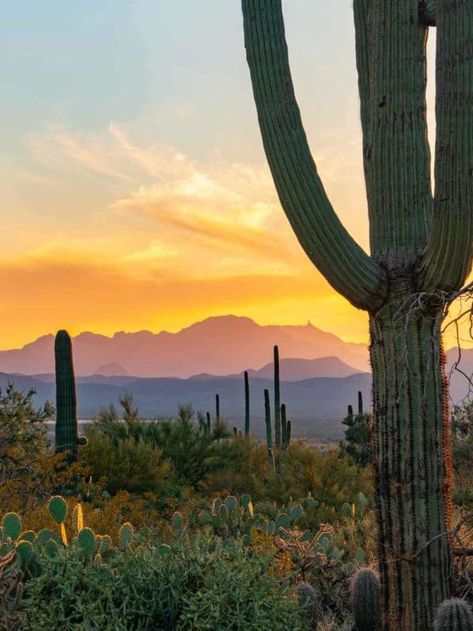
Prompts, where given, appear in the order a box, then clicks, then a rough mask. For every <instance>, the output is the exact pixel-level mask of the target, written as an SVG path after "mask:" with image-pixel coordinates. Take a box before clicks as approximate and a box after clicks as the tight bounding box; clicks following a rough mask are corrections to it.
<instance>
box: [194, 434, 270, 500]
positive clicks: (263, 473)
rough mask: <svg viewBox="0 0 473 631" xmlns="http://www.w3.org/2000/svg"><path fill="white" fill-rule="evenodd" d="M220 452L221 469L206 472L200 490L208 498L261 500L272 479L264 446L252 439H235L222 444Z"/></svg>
mask: <svg viewBox="0 0 473 631" xmlns="http://www.w3.org/2000/svg"><path fill="white" fill-rule="evenodd" d="M219 451H220V455H221V458H222V460H223V464H222V467H221V468H219V469H217V470H215V471H211V472H209V473H208V474H207V477H206V478H205V479H204V480H203V481H202V482H201V484H200V486H199V489H200V490H201V491H202V492H204V493H206V494H209V495H214V494H215V493H219V494H221V493H228V494H230V495H242V494H249V495H251V497H252V498H253V499H254V500H258V499H263V498H264V497H265V496H266V492H267V487H268V483H269V481H270V480H271V479H272V477H273V475H274V472H273V469H272V467H271V466H270V464H269V461H268V450H267V448H266V445H265V444H263V443H262V442H258V441H256V440H254V439H252V438H244V437H243V438H240V437H237V438H235V439H232V440H227V441H223V442H222V443H221V444H220V446H219Z"/></svg>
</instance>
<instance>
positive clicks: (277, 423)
mask: <svg viewBox="0 0 473 631" xmlns="http://www.w3.org/2000/svg"><path fill="white" fill-rule="evenodd" d="M273 352H274V440H275V443H276V452H278V451H279V450H280V449H281V384H280V380H279V348H278V346H275V347H274V350H273Z"/></svg>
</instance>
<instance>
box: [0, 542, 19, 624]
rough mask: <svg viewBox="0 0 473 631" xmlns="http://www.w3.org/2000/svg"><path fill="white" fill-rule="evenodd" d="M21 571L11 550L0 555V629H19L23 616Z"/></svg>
mask: <svg viewBox="0 0 473 631" xmlns="http://www.w3.org/2000/svg"><path fill="white" fill-rule="evenodd" d="M22 594H23V572H22V571H21V566H20V563H19V562H18V560H17V559H16V558H15V553H14V552H13V551H10V552H8V553H7V554H4V555H2V556H0V629H5V630H7V631H20V630H21V629H22V628H23V624H24V622H25V616H24V614H23V613H22V612H21V610H20V600H21V596H22Z"/></svg>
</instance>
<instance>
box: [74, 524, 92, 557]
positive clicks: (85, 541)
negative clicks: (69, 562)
mask: <svg viewBox="0 0 473 631" xmlns="http://www.w3.org/2000/svg"><path fill="white" fill-rule="evenodd" d="M77 545H78V546H79V548H80V549H81V551H82V552H83V553H84V556H85V557H86V558H87V559H92V558H93V557H94V555H95V551H96V548H97V541H96V538H95V533H94V531H93V530H92V529H91V528H82V530H80V531H79V533H78V535H77Z"/></svg>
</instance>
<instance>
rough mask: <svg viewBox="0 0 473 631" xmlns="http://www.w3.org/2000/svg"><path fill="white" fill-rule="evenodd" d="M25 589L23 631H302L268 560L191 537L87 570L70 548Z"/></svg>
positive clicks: (296, 612) (46, 564) (237, 545)
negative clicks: (169, 545)
mask: <svg viewBox="0 0 473 631" xmlns="http://www.w3.org/2000/svg"><path fill="white" fill-rule="evenodd" d="M41 565H42V573H41V575H40V576H38V577H35V578H30V580H28V581H27V582H26V584H25V592H24V597H23V601H22V606H23V609H24V610H25V611H26V612H27V615H28V623H27V624H26V625H25V626H24V629H25V630H30V631H32V630H35V631H40V630H41V629H48V630H50V631H54V630H56V629H57V630H59V629H61V631H68V630H73V629H74V630H77V629H101V631H102V630H103V631H108V630H110V631H112V630H113V631H121V630H123V631H125V630H129V629H134V630H136V631H139V630H145V629H166V630H172V629H182V630H185V629H189V630H191V629H209V630H214V629H235V630H237V629H241V630H243V629H245V630H246V629H254V630H255V631H256V630H257V629H258V630H265V629H268V631H269V630H270V629H274V630H281V631H283V630H286V629H288V628H291V629H293V630H294V631H297V630H301V629H302V626H301V620H300V609H299V608H298V605H297V602H296V600H295V598H294V597H293V596H292V595H291V594H290V592H289V591H288V586H287V584H285V583H284V582H282V581H281V580H279V579H277V578H275V576H274V573H273V571H272V565H271V561H270V559H269V558H268V557H258V556H255V555H251V554H249V553H248V552H247V551H246V550H245V549H244V548H243V546H242V545H241V543H240V542H238V541H232V542H230V543H227V544H223V543H222V541H221V540H219V539H216V538H209V539H206V538H203V537H195V538H193V539H192V541H190V542H189V541H186V540H183V541H182V542H179V543H176V544H174V545H173V546H172V547H171V548H168V547H166V546H159V545H157V546H156V545H155V546H153V547H150V546H149V547H148V546H142V547H139V548H138V549H137V550H136V551H135V552H134V553H133V554H132V553H128V552H127V553H123V552H117V553H116V554H115V555H114V556H112V557H111V558H110V560H109V561H108V562H106V563H105V562H103V561H100V560H99V561H95V562H93V563H92V562H89V563H84V560H83V558H82V557H81V555H80V554H79V553H78V552H77V550H75V549H74V548H69V549H60V550H59V551H58V553H57V554H56V555H55V556H54V557H52V558H49V557H48V558H45V559H43V560H42V563H41Z"/></svg>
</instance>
